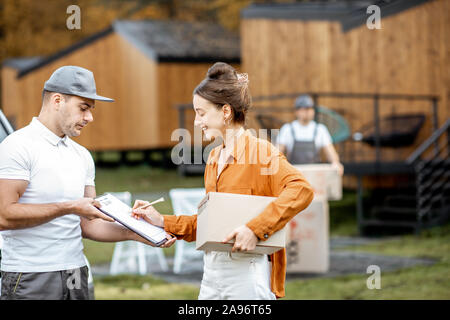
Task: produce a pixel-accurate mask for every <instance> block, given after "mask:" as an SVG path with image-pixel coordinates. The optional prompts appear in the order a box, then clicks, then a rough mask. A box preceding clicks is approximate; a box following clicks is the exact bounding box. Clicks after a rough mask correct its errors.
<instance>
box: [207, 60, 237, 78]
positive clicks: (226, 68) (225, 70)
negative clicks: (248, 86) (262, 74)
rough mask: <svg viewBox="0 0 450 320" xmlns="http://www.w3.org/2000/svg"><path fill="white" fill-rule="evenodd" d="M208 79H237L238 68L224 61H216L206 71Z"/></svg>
mask: <svg viewBox="0 0 450 320" xmlns="http://www.w3.org/2000/svg"><path fill="white" fill-rule="evenodd" d="M206 77H207V78H208V79H213V80H237V78H238V77H237V72H236V70H235V69H234V68H233V67H232V66H230V65H229V64H226V63H224V62H216V63H215V64H214V65H213V66H212V67H211V68H209V70H208V72H207V73H206Z"/></svg>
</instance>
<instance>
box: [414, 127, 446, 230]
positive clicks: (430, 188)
mask: <svg viewBox="0 0 450 320" xmlns="http://www.w3.org/2000/svg"><path fill="white" fill-rule="evenodd" d="M445 134H446V135H447V136H446V139H444V135H445ZM431 146H433V149H432V150H430V147H431ZM430 151H431V152H430ZM407 163H408V164H409V165H413V166H414V170H415V172H416V193H417V202H416V206H417V221H418V223H419V229H422V228H424V227H430V226H433V225H438V224H441V223H443V222H444V221H446V220H448V218H449V212H450V119H447V121H446V122H445V123H444V124H443V125H442V126H441V127H440V128H439V129H437V130H436V131H435V132H434V133H433V134H432V135H431V136H430V137H429V138H428V139H427V140H426V141H425V142H423V143H422V144H421V145H420V146H419V147H418V148H417V149H416V150H415V151H414V152H413V153H412V154H411V156H410V157H409V158H408V159H407Z"/></svg>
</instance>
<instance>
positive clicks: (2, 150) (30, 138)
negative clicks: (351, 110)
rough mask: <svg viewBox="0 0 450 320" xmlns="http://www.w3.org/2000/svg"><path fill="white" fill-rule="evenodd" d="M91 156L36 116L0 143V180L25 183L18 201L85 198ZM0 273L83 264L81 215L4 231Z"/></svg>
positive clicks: (91, 173) (90, 181) (91, 170)
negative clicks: (51, 129)
mask: <svg viewBox="0 0 450 320" xmlns="http://www.w3.org/2000/svg"><path fill="white" fill-rule="evenodd" d="M94 178H95V166H94V161H93V159H92V156H91V155H90V153H89V152H88V151H87V150H86V148H84V147H82V146H80V145H79V144H77V143H76V142H74V141H73V140H71V139H70V138H68V137H67V136H65V137H64V138H60V137H58V136H57V135H55V134H54V133H53V132H52V131H50V130H49V129H48V128H47V127H45V126H44V125H43V124H42V123H41V122H40V121H39V120H38V119H37V118H33V120H32V121H31V123H30V124H29V125H28V126H26V127H24V128H22V129H20V130H18V131H16V132H14V133H12V134H11V135H9V136H8V137H7V138H6V139H5V140H4V141H3V142H2V143H1V144H0V179H19V180H26V181H28V183H29V184H28V187H27V188H26V190H25V193H24V194H23V195H22V197H20V199H19V203H34V204H38V203H55V202H63V201H68V200H76V199H80V198H83V197H84V188H85V186H87V185H89V186H94ZM2 236H3V240H4V243H3V249H2V261H1V267H0V269H1V270H2V271H6V272H50V271H58V270H68V269H75V268H79V267H82V266H85V265H86V262H85V260H84V255H83V244H82V242H81V227H80V217H79V216H77V215H75V214H68V215H64V216H61V217H59V218H56V219H53V220H52V221H49V222H47V223H44V224H41V225H39V226H36V227H32V228H26V229H19V230H7V231H2Z"/></svg>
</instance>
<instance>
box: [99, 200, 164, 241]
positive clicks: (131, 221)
mask: <svg viewBox="0 0 450 320" xmlns="http://www.w3.org/2000/svg"><path fill="white" fill-rule="evenodd" d="M95 200H97V201H98V202H100V204H101V208H97V209H98V210H100V211H101V212H103V213H104V214H106V215H107V216H109V217H111V218H113V219H114V220H116V221H117V222H118V223H120V224H121V225H123V226H125V227H126V228H128V229H130V230H131V231H133V232H135V233H137V234H138V235H140V236H141V237H143V238H144V239H146V240H148V241H150V242H151V243H153V244H154V245H156V246H157V247H159V246H160V245H162V244H163V243H165V242H166V241H167V238H166V231H165V230H164V228H161V227H157V226H154V225H152V224H151V223H148V222H147V221H145V220H144V219H139V220H138V219H135V218H133V217H132V216H131V210H132V209H131V207H130V206H128V205H127V204H125V203H123V202H122V201H120V200H119V199H118V198H116V197H115V196H113V195H112V194H109V193H106V194H104V195H102V196H100V197H97V198H95Z"/></svg>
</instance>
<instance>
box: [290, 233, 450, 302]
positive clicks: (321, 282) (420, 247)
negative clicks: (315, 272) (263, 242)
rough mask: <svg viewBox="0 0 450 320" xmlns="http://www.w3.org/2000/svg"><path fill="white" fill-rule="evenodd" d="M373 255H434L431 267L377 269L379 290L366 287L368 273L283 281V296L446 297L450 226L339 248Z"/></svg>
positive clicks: (449, 280)
mask: <svg viewBox="0 0 450 320" xmlns="http://www.w3.org/2000/svg"><path fill="white" fill-rule="evenodd" d="M342 250H353V251H362V252H371V253H375V254H384V255H396V256H407V257H423V258H434V259H437V260H438V262H437V263H436V264H434V265H432V266H417V267H411V268H405V269H401V270H398V271H394V272H386V273H383V270H381V289H380V290H376V289H374V290H369V289H368V288H367V285H366V280H367V278H368V277H369V275H349V276H344V277H337V278H332V279H325V278H321V279H308V280H297V281H291V282H289V283H288V284H287V288H286V298H287V299H450V272H449V271H450V225H446V226H443V227H438V228H434V229H431V230H427V231H424V232H422V233H421V234H420V235H419V236H415V235H408V236H402V237H398V238H396V239H390V240H382V241H380V242H376V243H373V244H370V245H365V246H359V247H351V248H343V249H342Z"/></svg>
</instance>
